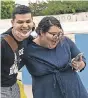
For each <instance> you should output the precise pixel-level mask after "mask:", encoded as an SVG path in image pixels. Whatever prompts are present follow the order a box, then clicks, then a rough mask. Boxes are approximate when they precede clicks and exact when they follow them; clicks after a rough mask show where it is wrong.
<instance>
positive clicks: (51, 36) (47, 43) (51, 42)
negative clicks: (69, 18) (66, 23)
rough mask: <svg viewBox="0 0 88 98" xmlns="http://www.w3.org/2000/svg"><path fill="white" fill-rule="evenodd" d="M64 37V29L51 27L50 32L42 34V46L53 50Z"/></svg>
mask: <svg viewBox="0 0 88 98" xmlns="http://www.w3.org/2000/svg"><path fill="white" fill-rule="evenodd" d="M62 36H63V32H62V29H60V28H58V27H57V26H51V27H50V29H49V30H48V32H46V33H41V37H42V44H43V46H44V47H46V48H49V49H53V48H55V47H56V46H57V44H58V43H59V41H60V39H61V38H62Z"/></svg>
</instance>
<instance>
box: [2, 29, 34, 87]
mask: <svg viewBox="0 0 88 98" xmlns="http://www.w3.org/2000/svg"><path fill="white" fill-rule="evenodd" d="M7 34H9V35H10V36H12V37H13V35H12V28H10V29H9V30H8V31H6V32H5V33H3V34H2V35H4V36H6V35H7ZM2 35H1V36H2ZM13 38H14V37H13ZM14 39H15V38H14ZM32 39H33V38H32V36H30V37H29V38H27V39H25V40H24V41H21V42H18V41H17V40H16V39H15V41H16V42H17V44H18V55H19V56H18V57H19V58H20V59H19V62H20V64H21V60H22V56H23V54H24V48H25V47H26V46H27V44H28V42H31V40H32ZM17 60H18V58H17V56H16V55H15V54H14V52H13V51H12V49H11V47H10V46H9V45H8V43H7V42H6V41H5V40H4V39H3V37H2V38H1V87H9V86H12V85H13V84H14V83H16V80H17V72H18V65H17Z"/></svg>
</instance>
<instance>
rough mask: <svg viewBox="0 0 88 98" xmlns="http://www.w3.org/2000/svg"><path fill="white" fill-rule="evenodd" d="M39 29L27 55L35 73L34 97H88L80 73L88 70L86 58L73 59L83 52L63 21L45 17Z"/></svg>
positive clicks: (33, 74) (30, 67) (29, 69)
mask: <svg viewBox="0 0 88 98" xmlns="http://www.w3.org/2000/svg"><path fill="white" fill-rule="evenodd" d="M36 32H37V34H38V37H37V38H35V39H34V40H33V42H32V43H30V44H29V45H28V47H27V49H26V50H25V55H24V62H25V63H26V67H27V69H28V71H29V73H30V74H31V76H32V87H33V88H32V89H33V98H88V94H87V92H86V90H85V88H84V86H83V84H82V82H81V80H80V78H79V76H78V74H77V72H76V70H80V71H82V70H83V69H84V67H85V58H84V57H83V56H80V58H79V60H77V61H76V60H72V59H73V58H75V57H76V56H77V55H78V54H79V53H80V51H79V50H78V48H77V47H76V45H75V44H74V43H73V42H72V41H71V40H70V39H69V38H67V37H65V36H64V33H63V30H62V27H61V24H60V22H59V21H58V20H57V19H56V18H54V17H45V18H43V19H42V20H41V21H40V23H39V25H38V27H37V30H36ZM71 60H72V62H71ZM77 65H78V66H77Z"/></svg>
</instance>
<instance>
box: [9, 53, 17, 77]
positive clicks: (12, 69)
mask: <svg viewBox="0 0 88 98" xmlns="http://www.w3.org/2000/svg"><path fill="white" fill-rule="evenodd" d="M17 72H18V66H17V55H16V53H14V64H13V65H12V66H11V67H10V73H9V75H12V74H16V73H17Z"/></svg>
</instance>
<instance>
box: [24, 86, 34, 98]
mask: <svg viewBox="0 0 88 98" xmlns="http://www.w3.org/2000/svg"><path fill="white" fill-rule="evenodd" d="M24 90H25V94H26V95H27V98H33V96H32V86H31V85H24Z"/></svg>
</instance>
